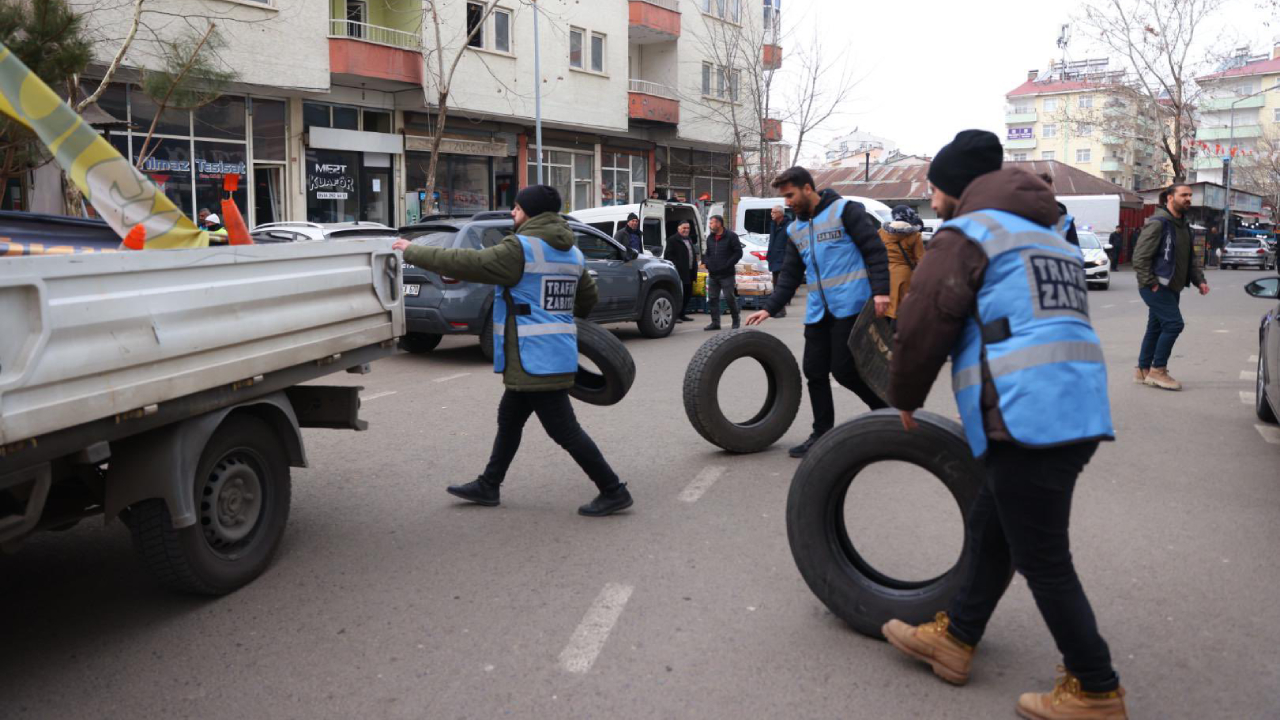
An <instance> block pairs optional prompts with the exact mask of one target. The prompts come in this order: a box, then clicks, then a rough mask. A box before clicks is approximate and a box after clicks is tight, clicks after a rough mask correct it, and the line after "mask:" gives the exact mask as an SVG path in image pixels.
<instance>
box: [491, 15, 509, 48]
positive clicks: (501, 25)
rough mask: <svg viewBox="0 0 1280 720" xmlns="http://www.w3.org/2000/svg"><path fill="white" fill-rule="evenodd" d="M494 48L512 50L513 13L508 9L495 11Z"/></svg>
mask: <svg viewBox="0 0 1280 720" xmlns="http://www.w3.org/2000/svg"><path fill="white" fill-rule="evenodd" d="M493 49H494V50H497V51H498V52H504V53H509V52H511V13H510V12H508V11H506V10H494V11H493Z"/></svg>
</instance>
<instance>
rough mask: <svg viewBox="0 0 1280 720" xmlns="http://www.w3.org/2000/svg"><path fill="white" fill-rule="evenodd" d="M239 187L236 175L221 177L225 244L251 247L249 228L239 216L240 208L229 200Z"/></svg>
mask: <svg viewBox="0 0 1280 720" xmlns="http://www.w3.org/2000/svg"><path fill="white" fill-rule="evenodd" d="M239 187H240V176H239V175H238V174H236V173H231V174H228V175H223V176H222V189H223V191H224V192H226V194H227V196H226V197H225V198H224V199H223V200H222V224H223V225H225V226H226V228H227V242H229V243H230V244H232V245H252V244H253V238H252V237H250V235H249V227H248V226H247V225H245V222H244V216H243V215H241V214H240V208H238V207H236V201H235V200H233V199H232V198H231V194H232V193H234V192H235V191H236V190H237V189H239Z"/></svg>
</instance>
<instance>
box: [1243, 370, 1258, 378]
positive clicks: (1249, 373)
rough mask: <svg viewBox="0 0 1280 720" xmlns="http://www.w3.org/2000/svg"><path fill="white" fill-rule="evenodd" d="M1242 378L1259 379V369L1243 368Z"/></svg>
mask: <svg viewBox="0 0 1280 720" xmlns="http://www.w3.org/2000/svg"><path fill="white" fill-rule="evenodd" d="M1240 379H1241V380H1257V379H1258V371H1257V370H1241V371H1240Z"/></svg>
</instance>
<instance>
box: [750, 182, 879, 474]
mask: <svg viewBox="0 0 1280 720" xmlns="http://www.w3.org/2000/svg"><path fill="white" fill-rule="evenodd" d="M773 188H774V189H775V190H777V191H778V192H779V193H780V194H781V195H782V196H783V197H784V198H785V199H786V203H787V207H790V208H791V211H792V212H794V213H795V216H796V219H795V220H793V221H792V222H791V224H790V225H788V226H787V239H788V243H787V257H786V260H784V261H783V264H782V270H781V271H780V272H779V273H778V283H777V285H775V286H774V288H773V294H772V295H770V296H769V299H768V300H766V301H765V303H764V309H763V310H759V311H757V312H754V313H752V314H751V316H750V317H748V318H747V324H748V325H759V324H760V323H762V322H764V321H765V320H767V319H769V318H771V317H777V316H778V314H779V313H781V312H782V309H783V308H785V307H786V306H787V303H789V302H791V298H792V297H793V296H794V295H795V294H796V288H798V287H800V283H801V282H808V284H809V300H808V303H807V305H806V307H805V315H804V376H805V379H806V380H808V385H809V404H810V405H812V406H813V433H812V434H811V435H809V438H808V439H807V440H805V441H804V442H802V443H800V444H799V445H797V446H795V447H793V448H791V449H790V450H789V451H788V453H789V454H790V455H791V457H794V458H800V457H804V455H805V453H807V452H809V448H811V447H813V444H814V443H815V442H817V441H818V438H820V437H822V436H823V435H825V434H826V433H827V431H829V430H830V429H831V428H833V427H835V415H836V410H835V401H834V399H833V398H832V396H831V378H832V377H835V379H836V382H838V383H840V384H841V385H843V386H845V387H846V388H849V389H850V390H852V391H853V392H854V393H855V394H856V395H857V396H858V397H860V398H862V401H863V402H865V403H866V404H867V406H868V407H870V408H871V409H872V410H878V409H880V408H883V407H888V404H887V403H886V402H885V401H884V400H883V399H882V398H881V397H880V396H878V395H876V393H875V391H874V390H872V389H871V387H870V386H869V385H867V383H866V381H864V380H863V379H862V376H861V375H859V374H858V366H857V365H856V364H854V362H853V354H852V353H851V352H850V351H849V335H850V333H852V332H853V325H854V323H855V322H856V321H857V319H858V314H859V313H861V312H862V309H863V307H865V306H866V304H867V301H868V300H873V301H874V307H875V312H876V314H877V315H880V316H883V315H884V314H885V312H886V311H887V310H888V309H889V259H888V254H887V252H886V251H885V248H884V243H882V242H880V235H879V234H878V233H877V232H876V228H875V225H873V224H872V221H871V216H870V215H869V214H868V213H867V211H866V209H865V208H864V207H863V206H862V204H861V203H856V202H852V201H850V200H846V199H844V198H842V197H840V195H838V194H837V193H836V191H835V190H831V189H830V188H828V189H825V190H823V191H822V192H818V190H817V188H816V186H815V185H814V184H813V175H811V174H809V171H808V170H806V169H804V168H802V167H793V168H790V169H788V170H785V171H783V173H782V174H781V175H779V176H778V177H777V178H776V179H775V180H774V181H773Z"/></svg>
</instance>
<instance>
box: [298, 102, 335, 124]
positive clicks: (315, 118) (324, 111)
mask: <svg viewBox="0 0 1280 720" xmlns="http://www.w3.org/2000/svg"><path fill="white" fill-rule="evenodd" d="M302 127H303V129H304V130H310V129H311V128H313V127H333V119H332V118H331V117H330V115H329V106H328V105H321V104H320V103H302Z"/></svg>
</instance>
